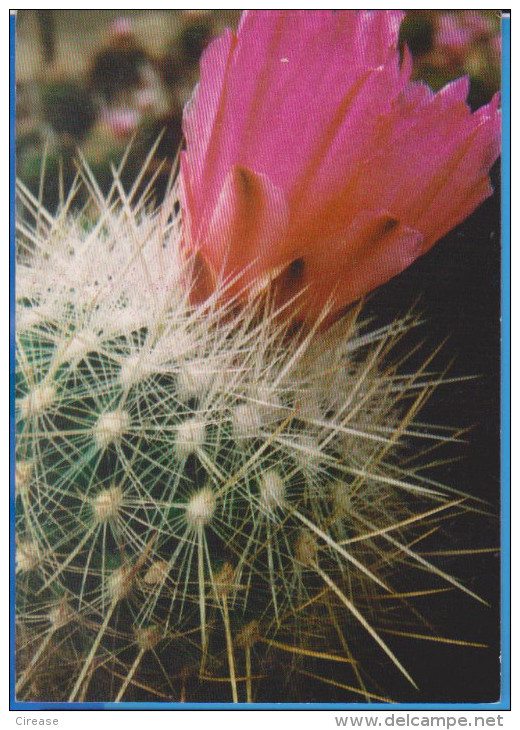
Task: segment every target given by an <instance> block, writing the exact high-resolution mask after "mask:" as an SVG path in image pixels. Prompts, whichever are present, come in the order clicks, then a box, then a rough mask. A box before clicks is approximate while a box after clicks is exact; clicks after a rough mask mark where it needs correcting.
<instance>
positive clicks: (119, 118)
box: [101, 107, 140, 139]
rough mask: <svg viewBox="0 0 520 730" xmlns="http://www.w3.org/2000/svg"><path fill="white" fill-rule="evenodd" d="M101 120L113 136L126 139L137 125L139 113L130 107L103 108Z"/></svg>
mask: <svg viewBox="0 0 520 730" xmlns="http://www.w3.org/2000/svg"><path fill="white" fill-rule="evenodd" d="M101 121H102V123H103V124H104V126H105V127H106V128H107V129H108V130H109V132H110V133H111V134H112V135H113V136H114V137H117V138H118V139H128V137H131V136H132V134H133V133H134V132H135V130H136V129H137V127H138V126H139V122H140V115H139V113H138V112H137V111H136V110H135V109H132V108H131V107H114V108H111V109H104V110H103V112H102V114H101Z"/></svg>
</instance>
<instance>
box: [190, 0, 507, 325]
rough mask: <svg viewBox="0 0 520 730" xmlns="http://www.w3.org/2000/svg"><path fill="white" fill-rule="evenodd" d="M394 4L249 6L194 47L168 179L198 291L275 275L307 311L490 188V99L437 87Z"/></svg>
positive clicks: (361, 286) (390, 270) (366, 280)
mask: <svg viewBox="0 0 520 730" xmlns="http://www.w3.org/2000/svg"><path fill="white" fill-rule="evenodd" d="M402 19H403V13H401V12H399V11H352V10H346V11H341V12H332V11H328V10H323V11H321V10H315V11H296V10H295V11H288V10H284V11H274V10H273V11H266V10H263V11H251V12H246V13H244V15H243V16H242V20H241V22H240V26H239V28H238V32H237V34H236V35H234V34H233V33H232V32H231V31H229V30H228V31H227V32H226V33H225V34H224V35H223V36H222V37H221V38H219V39H218V40H216V41H215V42H214V43H212V44H211V45H210V46H209V47H208V48H207V50H206V51H205V53H204V55H203V57H202V61H201V75H200V83H199V86H198V88H197V90H196V92H195V94H194V97H193V99H192V101H191V102H190V104H189V105H188V107H187V108H186V110H185V113H184V133H185V136H186V144H187V146H186V151H185V152H184V153H183V156H182V161H181V195H182V204H183V214H184V223H185V240H186V245H187V247H188V250H189V251H191V252H194V253H195V254H196V259H197V265H198V269H199V272H200V278H199V287H198V291H197V294H198V295H199V296H206V295H207V294H209V292H211V291H212V288H213V287H214V286H215V283H216V281H217V280H218V279H219V278H221V277H224V278H225V279H226V280H230V281H232V285H231V286H230V287H229V291H230V293H232V294H238V295H240V294H242V293H245V292H246V291H247V288H248V287H257V286H258V285H259V284H261V283H262V282H264V281H266V280H269V279H272V278H277V291H278V295H279V298H280V301H286V300H288V299H290V298H292V297H293V296H295V295H296V294H299V293H301V295H302V296H301V297H300V306H301V308H302V310H301V311H302V312H303V315H304V316H305V317H306V318H307V319H309V320H312V319H313V318H315V317H317V316H318V315H319V313H320V312H321V310H322V308H323V307H324V305H325V304H326V303H327V302H328V301H329V300H330V299H331V300H332V302H333V304H332V308H333V311H338V310H340V309H342V308H344V307H345V306H346V305H348V304H349V303H351V302H353V301H355V300H356V299H358V298H360V297H361V296H363V295H364V294H366V293H367V292H369V291H371V290H372V289H375V288H376V287H378V286H379V285H381V284H383V283H384V282H386V281H388V280H389V279H391V278H392V277H393V276H395V275H396V274H399V273H400V272H401V271H402V270H403V269H405V268H406V267H407V266H409V265H410V264H411V263H412V262H413V261H414V260H415V259H416V258H417V257H418V256H420V255H421V254H423V253H425V252H426V251H428V249H429V248H430V247H431V246H433V244H434V243H435V242H436V241H438V240H439V239H440V238H441V237H442V236H444V235H445V234H446V233H447V232H448V231H449V230H450V229H451V228H453V227H454V226H456V225H457V224H458V223H460V222H461V221H462V220H464V218H466V217H467V216H468V215H469V214H470V213H471V212H472V211H473V210H474V209H475V208H476V207H477V206H478V205H479V204H480V203H481V202H482V201H483V200H484V199H485V198H487V197H488V196H489V195H490V194H491V193H492V188H491V185H490V182H489V177H488V172H489V168H490V166H491V165H492V164H493V162H494V161H495V159H496V158H497V156H498V153H499V146H500V112H499V109H498V104H499V100H498V98H494V99H493V101H492V102H491V103H490V104H488V105H487V106H485V107H483V108H481V109H479V110H478V111H477V112H476V113H474V114H472V113H471V111H470V109H469V107H468V105H467V104H466V101H465V100H466V97H467V94H468V80H467V79H466V78H463V79H459V80H458V81H455V82H453V83H451V84H449V85H448V86H446V87H445V88H444V89H442V90H441V91H440V92H439V93H437V94H434V93H433V92H432V91H431V89H430V88H428V87H427V86H425V85H424V84H422V83H412V82H411V81H410V74H411V70H412V69H411V58H410V55H409V53H408V52H407V51H405V54H404V59H403V62H402V63H400V57H399V52H398V48H397V43H398V34H399V26H400V24H401V21H402Z"/></svg>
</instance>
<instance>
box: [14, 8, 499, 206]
mask: <svg viewBox="0 0 520 730" xmlns="http://www.w3.org/2000/svg"><path fill="white" fill-rule="evenodd" d="M240 12H241V11H238V10H219V11H215V10H168V11H166V10H154V11H145V10H135V11H131V10H129V11H127V12H125V14H121V11H117V10H20V11H18V15H17V38H16V79H17V88H16V90H17V96H16V124H17V168H18V175H19V176H20V177H21V178H22V179H23V181H24V182H25V183H26V184H27V185H28V186H29V187H30V188H31V189H32V190H33V191H34V192H36V191H37V190H38V189H39V185H40V178H41V172H42V160H43V158H44V157H45V160H46V165H45V176H44V185H43V190H42V194H43V198H42V202H43V203H44V205H45V206H46V207H47V208H49V209H50V210H54V209H55V208H56V206H57V204H58V201H59V188H60V185H59V181H60V175H61V177H62V180H63V190H64V193H65V194H66V191H67V188H69V187H70V184H71V182H72V180H73V179H74V175H75V172H76V167H75V164H74V159H75V157H76V156H77V149H78V148H80V149H81V151H82V153H83V155H84V156H85V157H86V159H87V161H88V163H89V165H90V166H91V168H92V170H93V172H94V174H95V177H96V179H97V180H98V183H99V184H100V186H101V188H102V189H104V190H106V189H107V187H108V186H109V185H110V182H111V179H112V177H111V172H110V166H111V164H114V163H117V162H118V161H119V160H120V159H121V156H122V155H123V152H124V150H125V148H126V146H127V144H128V142H129V140H130V139H131V138H132V137H133V136H134V135H135V143H134V147H133V150H134V151H133V154H132V155H131V156H130V158H129V160H128V164H127V165H126V167H125V172H124V180H123V182H125V181H126V182H131V181H132V179H133V178H134V177H135V175H136V173H137V171H138V170H139V169H140V167H141V165H142V162H143V161H144V158H145V157H146V155H147V153H148V151H149V149H150V147H151V145H152V143H153V142H154V141H155V140H156V139H157V137H158V135H159V133H160V132H163V137H162V140H161V143H160V145H159V148H158V150H157V153H156V162H157V161H159V160H160V161H166V164H165V165H164V168H163V171H162V174H160V175H159V177H158V179H157V181H156V183H155V192H156V195H157V198H158V199H160V197H161V194H162V192H163V190H164V186H165V183H166V180H167V177H168V174H169V164H171V162H172V161H173V159H174V157H175V155H176V153H177V150H178V148H179V146H180V144H181V141H182V133H181V119H182V109H183V106H184V104H185V103H186V101H187V100H188V99H189V97H190V94H191V92H192V89H193V87H194V85H195V83H196V81H197V76H198V62H199V58H200V56H201V54H202V52H203V50H204V48H205V47H206V46H207V44H208V43H209V42H210V41H211V40H212V39H213V38H214V37H216V36H218V35H219V34H220V33H221V32H222V30H223V28H224V27H226V26H229V27H232V28H236V26H237V24H238V21H239V18H240ZM402 43H406V44H407V45H408V47H409V48H410V50H411V51H412V53H413V56H414V68H415V70H414V75H415V77H416V78H422V79H424V80H425V81H427V82H428V83H429V84H430V85H431V86H432V87H433V88H435V89H438V88H440V87H441V86H443V85H444V84H445V83H446V82H447V81H449V80H450V79H453V78H456V77H458V76H461V75H462V74H468V75H469V76H470V79H471V94H470V103H471V105H472V106H473V107H478V106H481V105H482V104H484V103H485V102H487V101H488V100H489V99H490V98H491V96H492V95H493V93H494V92H495V91H496V90H497V89H498V87H499V85H500V17H499V15H498V14H497V12H496V11H468V10H465V11H453V12H439V11H431V10H410V11H408V12H407V15H406V19H405V21H404V23H403V26H402ZM136 133H137V134H136ZM153 173H154V167H153V166H152V168H151V169H150V174H151V175H152V174H153ZM146 182H147V181H144V184H146ZM78 203H81V200H80V199H78Z"/></svg>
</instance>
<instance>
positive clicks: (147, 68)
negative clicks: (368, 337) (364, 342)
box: [16, 10, 501, 702]
mask: <svg viewBox="0 0 520 730" xmlns="http://www.w3.org/2000/svg"><path fill="white" fill-rule="evenodd" d="M239 17H240V11H231V10H221V11H208V10H197V11H192V10H190V11H188V10H170V11H128V12H125V14H124V15H122V14H121V13H120V11H112V10H106V11H100V10H95V11H89V10H82V11H73V10H59V11H58V10H26V11H22V10H21V11H19V12H18V16H17V42H16V74H17V96H16V124H17V139H16V143H17V169H18V174H19V176H20V177H21V179H22V180H23V181H24V182H25V184H26V185H28V186H29V187H30V188H31V189H32V190H33V192H34V193H35V194H37V195H38V191H39V189H40V186H41V191H40V193H41V198H42V201H43V203H44V205H45V206H46V207H47V208H48V209H49V210H51V211H54V210H55V209H56V208H57V206H58V205H59V200H60V194H61V193H60V187H61V188H62V192H63V194H65V195H66V192H67V188H68V187H69V186H70V184H71V182H72V180H73V179H74V175H75V173H76V164H75V160H76V159H77V154H78V153H77V150H78V149H80V150H81V152H82V154H83V155H84V156H85V158H86V159H87V161H88V163H89V165H90V166H91V168H92V170H93V172H94V174H95V176H96V178H97V180H98V182H99V185H100V187H101V188H102V189H104V190H105V191H106V190H107V189H108V187H109V185H110V183H111V180H112V175H111V171H110V168H111V165H112V164H117V163H118V162H119V160H120V159H121V157H122V155H123V153H124V150H125V149H126V147H127V145H128V142H129V140H130V139H131V138H132V137H133V136H134V135H135V139H134V142H133V148H132V149H133V153H132V154H131V155H130V156H129V158H128V161H127V164H126V166H125V169H124V174H123V184H124V185H125V187H127V186H129V185H130V184H131V183H132V181H133V179H134V178H135V175H136V173H137V171H138V170H139V169H140V167H141V165H142V162H143V161H144V159H145V157H146V155H147V154H148V152H149V149H150V147H151V145H152V144H153V142H154V141H155V140H156V139H157V137H158V135H159V133H160V132H161V131H163V130H164V134H163V137H162V140H161V143H160V145H159V147H158V149H157V152H156V154H155V161H154V164H153V165H152V167H151V170H150V174H153V173H154V171H157V166H158V165H159V164H160V163H161V162H163V161H165V162H166V164H165V165H164V166H163V168H162V169H161V172H160V174H159V175H158V178H157V180H156V181H155V184H154V194H155V199H156V200H157V202H159V201H160V199H161V196H162V194H163V192H164V188H165V185H166V180H167V178H168V174H169V172H170V167H171V164H172V163H173V161H174V159H175V156H176V154H177V151H178V149H179V146H180V145H181V144H182V133H181V119H182V108H183V105H184V104H185V103H186V101H187V100H188V99H189V96H190V93H191V91H192V89H193V87H194V85H195V83H196V81H197V76H198V61H199V58H200V55H201V53H202V52H203V50H204V48H205V47H206V45H207V44H208V43H209V42H210V41H211V39H212V38H214V37H215V36H217V35H219V34H220V33H221V31H222V29H223V28H224V27H225V26H230V27H232V28H236V26H237V24H238V21H239ZM500 42H501V35H500V16H499V13H498V12H497V11H468V10H464V11H449V12H447V11H431V10H410V11H407V13H406V18H405V21H404V23H403V25H402V32H401V43H402V45H404V44H405V43H406V44H407V45H408V47H409V48H410V50H411V52H412V54H413V59H414V77H415V78H417V79H423V80H425V81H426V82H427V83H428V84H430V85H431V86H432V87H433V88H435V89H438V88H440V87H441V86H443V85H444V84H445V83H446V82H448V81H450V80H451V79H454V78H457V77H459V76H461V75H464V74H467V75H468V76H469V78H470V81H471V86H470V97H469V102H470V104H471V106H472V108H474V109H475V108H478V107H479V106H481V105H482V104H485V103H486V102H488V101H489V100H490V99H491V97H492V95H493V94H494V93H495V92H496V91H497V90H498V89H499V88H500V78H501V73H500V66H501V58H500V48H501V43H500ZM432 153H433V154H434V151H432ZM44 158H45V160H46V161H45V165H43V159H44ZM44 168H45V174H44V175H42V170H43V169H44ZM491 177H492V182H493V185H494V187H495V191H496V192H495V194H494V195H493V196H492V197H491V198H490V199H488V200H487V201H486V202H485V203H484V204H483V205H482V206H481V207H480V208H479V209H478V210H477V211H476V212H475V213H474V214H473V215H472V216H471V217H470V218H469V219H468V220H466V221H465V222H464V223H463V224H462V225H460V226H458V227H457V228H456V229H455V230H454V231H452V232H451V233H450V234H449V235H448V236H446V238H445V239H444V240H443V241H442V242H440V243H439V244H438V245H437V246H435V247H434V248H433V249H432V251H430V252H429V253H428V254H427V255H426V256H423V257H422V258H421V259H419V260H418V261H417V262H416V263H415V264H414V265H413V266H411V267H410V268H409V269H408V270H407V271H405V272H404V273H403V274H402V275H401V276H399V277H397V278H396V279H394V280H392V281H391V282H390V283H389V284H387V285H386V286H384V287H382V288H381V290H379V291H378V292H376V294H375V295H374V296H373V297H372V298H371V299H370V300H369V302H368V303H367V311H368V313H369V314H370V315H371V316H372V317H373V320H374V322H375V323H378V322H383V321H385V320H390V319H392V318H394V317H395V316H397V315H399V314H402V313H403V312H405V311H407V309H408V308H409V307H410V306H411V305H412V303H413V302H416V301H417V298H418V296H420V300H419V303H418V305H417V308H418V310H419V311H421V312H422V313H423V314H424V320H425V321H426V322H427V324H426V325H425V327H424V328H420V329H421V331H420V333H419V334H418V337H419V338H421V339H424V340H425V341H426V348H427V351H426V354H428V353H431V352H432V351H433V349H435V347H436V346H437V345H438V344H439V342H441V341H443V340H444V339H445V338H446V337H447V336H449V338H450V340H449V342H448V344H447V345H446V346H445V347H444V348H443V350H442V352H441V353H440V355H439V356H438V357H437V359H436V361H435V362H436V366H437V370H438V371H439V372H441V371H443V370H444V368H445V367H448V366H449V367H450V370H449V375H450V376H453V377H457V376H463V377H465V376H468V375H474V376H477V377H475V378H474V379H473V380H464V381H461V382H458V383H456V384H454V385H451V386H443V387H441V388H439V389H438V391H437V392H436V393H435V397H434V398H432V399H430V401H429V402H428V403H427V405H426V406H425V408H424V411H423V415H422V419H423V421H424V422H428V421H429V422H433V423H446V424H450V425H454V424H457V425H460V426H461V427H468V428H471V427H472V430H471V431H470V432H469V434H468V445H467V448H465V449H463V450H462V449H458V451H457V452H454V453H453V454H451V453H448V454H443V456H446V457H447V458H449V457H452V456H453V457H454V460H453V461H450V462H448V461H446V462H444V463H443V460H442V459H440V460H439V466H438V467H437V469H436V471H435V474H434V476H435V477H436V478H438V479H439V481H442V482H444V483H446V484H451V485H455V486H456V488H458V489H460V490H461V491H463V492H464V491H465V492H469V493H471V494H473V495H475V496H476V497H480V498H483V499H485V500H488V501H489V503H490V504H491V505H492V508H491V509H492V510H493V511H495V512H496V519H491V520H487V521H486V520H484V521H483V520H482V519H481V518H479V516H478V515H477V516H475V519H474V521H473V522H472V523H471V524H466V525H463V526H462V527H461V525H460V524H454V525H453V526H451V525H446V530H448V531H450V533H451V535H452V538H453V540H454V541H455V543H456V545H455V546H456V547H458V548H459V549H460V550H461V551H462V552H464V551H465V550H467V549H470V548H471V549H472V548H475V547H477V548H478V547H485V548H486V549H489V547H492V548H493V547H495V546H496V547H498V545H499V538H500V522H499V519H498V505H497V502H498V495H499V488H500V451H499V446H500V286H501V285H500V264H501V239H500V163H497V164H496V165H495V167H494V169H493V170H492V175H491ZM42 179H43V180H44V182H43V185H41V180H42ZM60 179H61V181H62V182H61V183H60ZM146 182H147V181H144V182H143V184H146ZM77 202H78V204H80V205H81V204H82V200H81V196H79V197H78V198H77ZM83 202H84V201H83ZM406 346H407V347H408V345H406ZM424 356H425V350H421V352H420V354H419V355H418V357H422V358H423V360H424ZM418 364H419V363H418ZM412 366H413V363H412ZM461 452H463V453H461ZM461 457H462V458H461ZM483 525H484V527H483ZM432 539H433V540H435V536H434V537H433V538H432ZM424 549H426V548H424ZM448 560H449V563H448V567H451V568H452V571H453V573H454V574H456V575H457V576H458V577H459V578H460V579H461V580H463V582H465V583H466V584H467V585H468V586H469V587H470V588H471V589H472V590H474V591H476V592H477V593H479V594H480V595H482V596H484V598H485V599H486V600H487V601H488V602H489V603H490V605H491V608H489V609H486V608H483V607H482V606H479V605H477V604H474V603H472V602H471V601H468V600H467V599H466V597H465V596H463V595H462V594H460V593H457V592H453V593H451V594H449V595H444V596H443V603H442V609H441V610H443V611H444V612H445V613H444V615H443V616H440V617H439V616H438V617H437V618H438V619H439V621H438V623H439V624H440V626H441V628H440V629H439V631H440V633H441V634H442V631H444V633H446V632H448V633H449V634H450V635H451V636H455V637H457V636H460V637H468V638H469V637H470V638H471V639H472V640H473V641H477V642H478V641H482V642H483V643H485V644H486V645H487V648H485V649H477V650H475V649H473V650H472V649H467V648H463V649H462V650H461V649H460V647H450V646H446V645H441V644H435V643H432V642H428V645H427V646H425V642H422V644H418V643H417V642H414V641H410V640H406V639H403V640H402V642H401V644H399V640H398V639H396V644H395V650H396V652H397V653H398V654H399V656H400V658H401V659H402V660H403V662H404V663H405V664H406V666H407V668H408V669H409V670H410V672H411V673H412V674H413V676H414V678H415V679H416V681H417V683H418V684H419V686H420V687H421V689H422V693H421V697H422V698H423V699H424V698H425V697H426V699H427V700H430V701H446V702H449V701H455V700H456V701H460V702H465V701H466V702H469V701H476V702H482V701H486V700H487V701H493V700H496V699H498V696H499V678H500V621H499V607H500V601H499V576H500V560H499V553H498V550H496V551H491V552H489V551H488V552H483V553H481V554H477V555H474V556H471V559H470V560H468V559H467V556H466V557H460V556H459V557H457V556H456V555H455V554H454V556H453V557H452V558H449V559H448ZM431 611H432V613H431V615H432V616H434V615H435V614H434V612H433V609H431ZM424 612H425V615H427V616H428V615H429V613H430V607H429V604H428V603H425V606H424ZM432 620H433V619H432ZM426 657H427V659H426ZM282 669H283V668H282ZM338 672H339V670H338ZM275 676H277V677H278V681H276V682H269V681H268V680H267V681H266V683H265V686H263V687H262V688H261V692H260V697H259V700H260V701H262V700H266V699H267V700H269V699H270V700H279V701H283V700H284V699H286V698H287V696H288V694H287V693H288V687H287V684H286V682H288V683H290V682H291V681H293V679H291V676H290V674H289V673H285V672H284V671H282V672H281V673H280V672H278V673H275ZM280 676H282V677H286V681H279V678H280ZM432 677H433V681H432ZM396 683H397V684H396V688H395V690H396V694H397V695H398V696H399V697H401V698H403V699H404V700H408V701H410V702H415V701H417V694H416V693H415V692H414V691H412V690H407V689H406V688H405V689H404V690H403V687H402V685H401V684H400V683H399V679H398V678H396ZM307 685H308V686H305V687H302V688H301V696H304V697H306V699H308V700H309V701H312V700H314V701H340V700H341V698H342V696H341V691H340V690H334V688H331V687H328V688H327V687H326V686H325V685H323V684H318V683H316V682H314V681H311V680H309V681H308V682H307ZM386 689H387V692H388V693H389V694H390V695H391V694H392V688H390V687H389V688H386ZM407 691H408V692H409V697H407V695H406V692H407ZM292 694H294V692H292Z"/></svg>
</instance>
